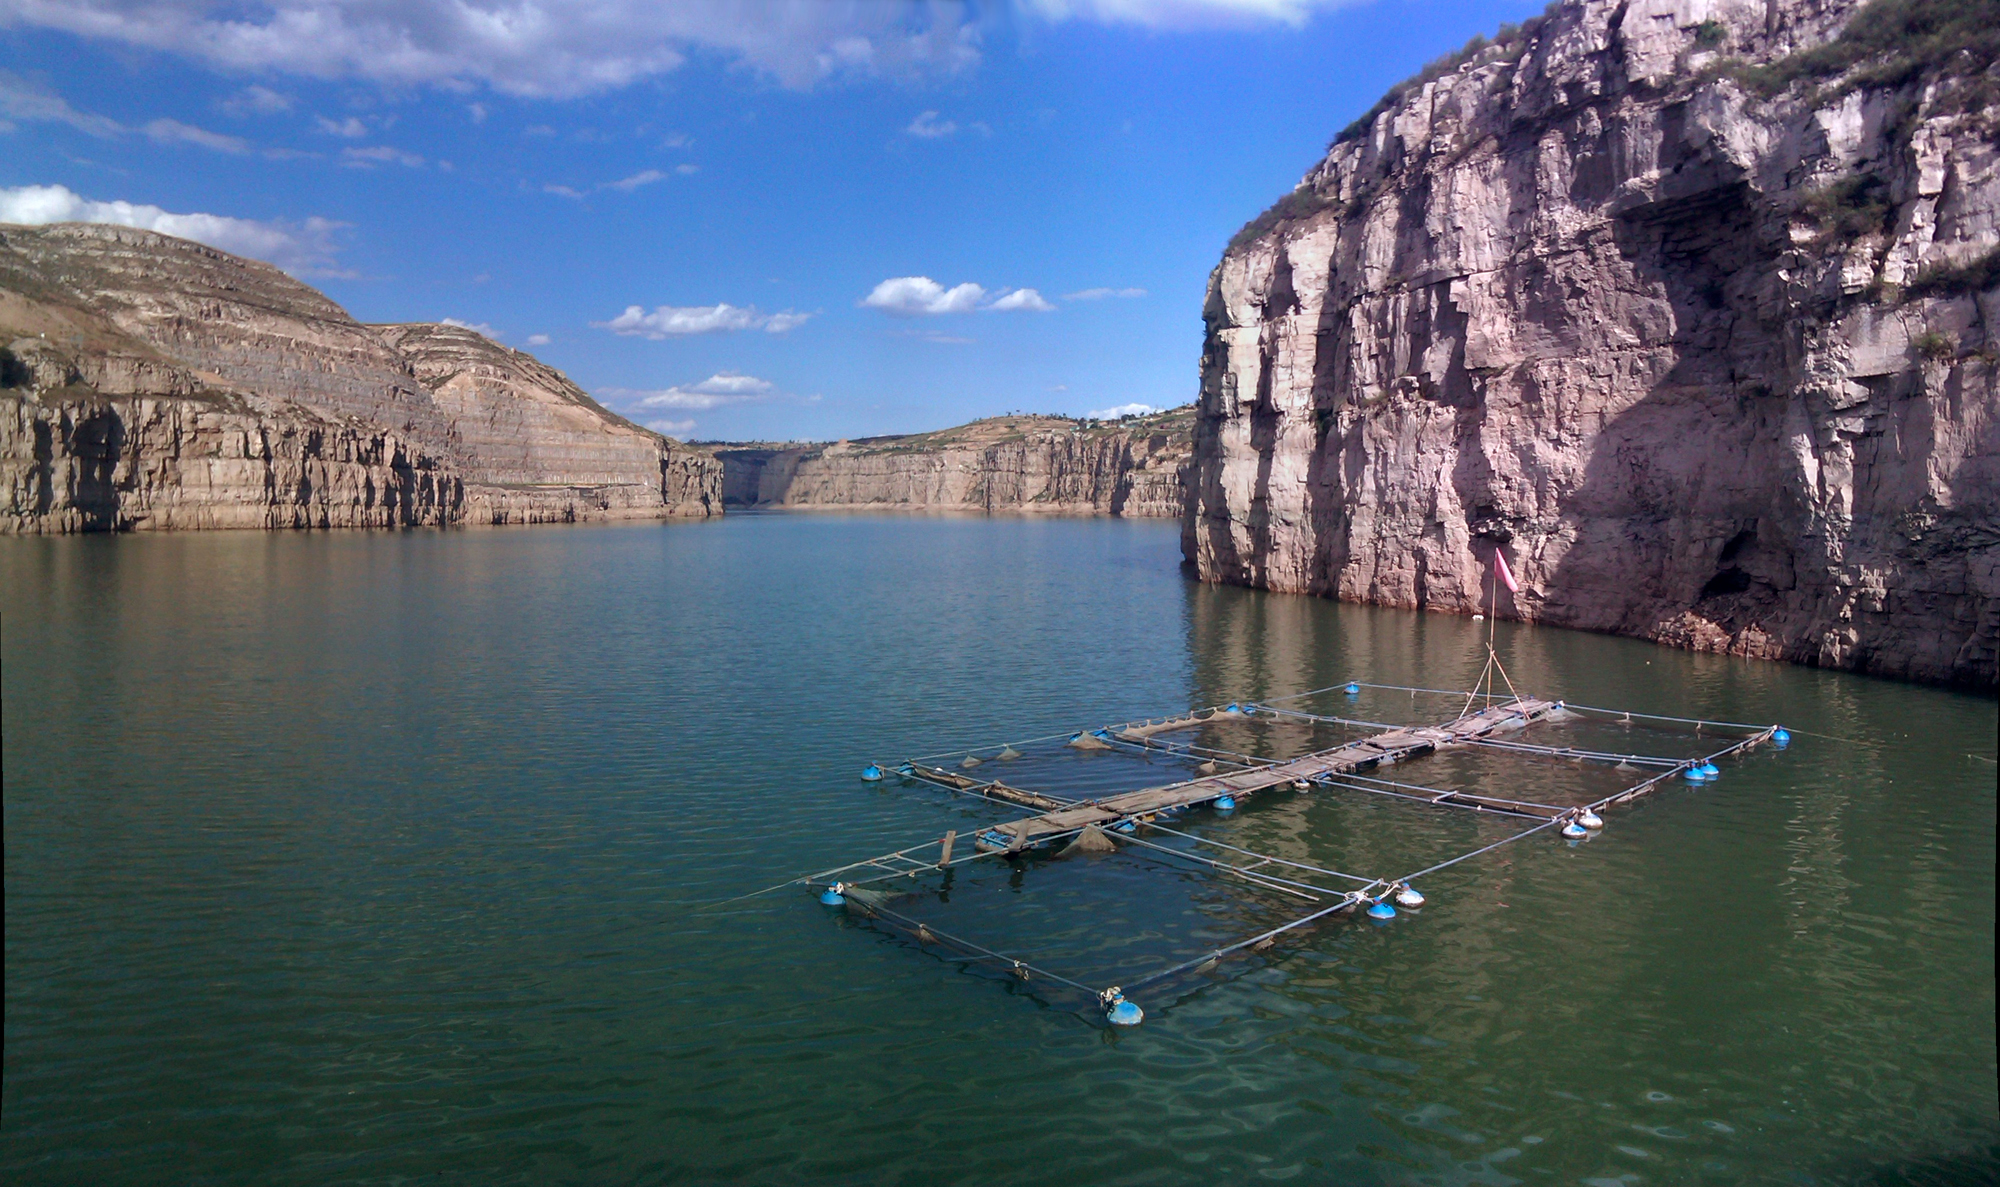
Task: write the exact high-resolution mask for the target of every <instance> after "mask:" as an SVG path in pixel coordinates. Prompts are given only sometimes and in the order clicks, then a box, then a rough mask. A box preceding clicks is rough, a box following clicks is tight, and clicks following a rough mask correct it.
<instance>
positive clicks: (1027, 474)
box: [716, 409, 1191, 517]
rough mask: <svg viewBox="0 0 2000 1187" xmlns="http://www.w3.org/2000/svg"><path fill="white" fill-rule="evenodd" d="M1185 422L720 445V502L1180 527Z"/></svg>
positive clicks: (1035, 423)
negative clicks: (1033, 514) (1031, 515)
mask: <svg viewBox="0 0 2000 1187" xmlns="http://www.w3.org/2000/svg"><path fill="white" fill-rule="evenodd" d="M1190 422H1191V415H1190V410H1188V409H1174V410H1170V411H1168V412H1163V413H1156V414H1154V415H1152V416H1147V417H1138V418H1132V419H1129V420H1124V421H1118V422H1115V423H1109V424H1099V423H1095V422H1086V421H1075V420H1069V419H1067V418H1064V417H1058V416H1005V417H993V418H991V419H988V420H979V421H974V422H972V423H971V424H968V425H962V426H960V427H958V428H955V429H947V430H944V431H942V432H937V433H923V434H916V435H912V436H905V437H876V438H870V439H866V440H860V441H842V442H837V443H835V444H831V445H809V446H796V445H792V446H767V445H744V446H733V445H724V446H719V447H717V449H716V452H717V454H718V455H719V456H720V457H721V458H722V462H723V466H724V467H725V477H724V486H723V493H724V498H725V499H727V500H728V501H729V502H730V503H732V504H740V505H744V506H763V507H793V508H804V507H882V508H891V507H893V508H906V509H925V510H949V511H1048V512H1056V513H1066V514H1084V515H1088V514H1098V515H1106V514H1109V515H1131V516H1156V517H1176V516H1179V515H1180V514H1181V513H1182V506H1181V503H1182V492H1183V487H1182V473H1181V471H1182V467H1183V466H1184V465H1185V463H1186V461H1187V458H1188V449H1189V438H1188V432H1189V428H1190Z"/></svg>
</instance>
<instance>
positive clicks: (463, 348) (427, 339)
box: [0, 224, 722, 532]
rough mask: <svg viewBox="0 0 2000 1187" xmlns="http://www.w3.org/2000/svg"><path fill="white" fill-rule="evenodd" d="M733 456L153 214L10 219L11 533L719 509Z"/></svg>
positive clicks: (3, 379)
mask: <svg viewBox="0 0 2000 1187" xmlns="http://www.w3.org/2000/svg"><path fill="white" fill-rule="evenodd" d="M721 471H722V467H721V463H719V462H717V461H716V460H715V459H714V457H713V456H712V455H709V454H707V453H705V452H703V451H700V450H694V449H690V448H688V447H686V446H683V445H680V444H679V443H678V442H674V441H671V440H669V439H667V438H663V437H660V436H659V435H657V434H654V433H651V432H648V431H646V430H645V429H642V428H639V427H638V426H636V425H633V424H631V423H630V422H628V421H625V420H624V419H623V418H621V417H618V416H616V415H614V414H612V413H611V412H609V411H607V410H606V409H604V408H602V407H600V406H599V405H597V404H596V403H595V402H594V401H592V400H591V399H590V398H589V397H588V396H586V395H585V394H584V393H583V392H582V391H581V390H579V389H578V388H577V387H576V386H575V385H574V384H572V383H570V382H569V381H568V380H567V379H566V378H564V377H563V376H562V375H561V374H559V373H557V372H555V371H553V370H551V369H550V368H548V367H546V366H544V365H542V364H541V363H540V362H538V361H536V360H535V359H534V358H532V357H530V356H528V355H526V354H523V353H521V352H519V351H515V350H510V349H508V348H506V347H504V346H501V345H499V344H497V343H494V342H492V341H490V340H488V339H486V338H484V337H482V336H480V335H478V334H476V333H473V332H472V331H469V330H463V329H458V328H455V327H450V326H429V325H415V326H366V325H362V324H360V323H358V322H356V321H354V319H353V318H351V317H349V316H348V315H347V313H346V312H345V311H344V310H342V309H341V308H340V307H339V306H337V305H335V304H333V303H332V302H331V301H328V300H327V299H326V298H325V297H324V296H323V295H321V294H320V293H318V292H316V291H314V290H313V289H311V288H309V287H307V286H306V285H303V284H300V283H299V282H297V281H295V280H293V279H292V278H290V277H288V276H286V275H285V274H283V273H282V272H279V271H278V270H276V269H274V268H271V267H269V266H268V265H264V264H260V263H257V262H255V261H251V260H244V259H240V258H238V257H235V256H231V255H228V254H226V253H223V252H220V251H216V250H214V249H212V248H208V247H204V246H202V245H200V244H195V243H190V242H188V241H186V240H180V239H174V238H170V237H168V236H163V235H157V234H153V233H151V232H146V231H135V230H130V229H127V228H122V227H105V226H90V225H81V224H62V225H57V226H51V227H5V228H0V483H4V495H0V497H4V499H5V502H4V504H0V530H6V531H15V532H22V531H25V532H73V531H102V530H127V529H134V528H251V527H262V528H302V527H387V526H413V525H434V526H442V525H451V524H467V523H494V524H497V523H536V522H568V521H576V520H588V519H603V518H634V517H646V518H654V517H663V516H673V515H708V514H716V513H719V512H720V511H721V505H722V500H721V493H722V492H721V479H722V472H721Z"/></svg>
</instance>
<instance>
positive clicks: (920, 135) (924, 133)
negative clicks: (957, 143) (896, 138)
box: [903, 111, 958, 140]
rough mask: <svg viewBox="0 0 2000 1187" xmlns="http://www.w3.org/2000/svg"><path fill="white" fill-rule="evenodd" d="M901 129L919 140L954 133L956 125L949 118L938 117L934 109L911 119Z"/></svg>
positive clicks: (935, 138) (938, 137)
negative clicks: (907, 124)
mask: <svg viewBox="0 0 2000 1187" xmlns="http://www.w3.org/2000/svg"><path fill="white" fill-rule="evenodd" d="M903 131H905V132H907V133H909V134H910V135H912V136H915V137H916V138H917V139H919V140H939V139H942V138H944V137H946V136H950V135H953V134H954V133H956V132H957V131H958V125H957V124H956V123H954V122H952V121H951V120H946V119H939V118H938V113H937V112H935V111H926V112H924V113H923V114H922V115H919V116H918V117H917V118H916V119H913V120H911V121H910V126H909V127H907V128H904V129H903Z"/></svg>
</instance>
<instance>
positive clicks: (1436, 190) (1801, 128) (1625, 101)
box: [1183, 0, 2000, 689]
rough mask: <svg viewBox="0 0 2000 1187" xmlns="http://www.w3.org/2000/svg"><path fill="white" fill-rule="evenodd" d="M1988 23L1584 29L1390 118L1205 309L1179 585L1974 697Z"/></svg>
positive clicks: (1486, 51) (1990, 601)
mask: <svg viewBox="0 0 2000 1187" xmlns="http://www.w3.org/2000/svg"><path fill="white" fill-rule="evenodd" d="M1978 8H1979V6H1976V5H1968V6H1963V7H1962V8H1955V7H1954V6H1952V5H1949V4H1944V3H1942V2H1941V0H1904V2H1900V3H1897V2H1894V0H1888V2H1881V3H1878V4H1876V5H1872V6H1869V7H1868V8H1867V9H1866V10H1864V9H1863V8H1862V6H1860V5H1858V4H1856V3H1852V2H1849V0H1625V2H1615V0H1569V2H1566V3H1563V4H1561V5H1560V6H1559V7H1556V8H1554V9H1552V10H1551V11H1550V13H1549V15H1548V16H1547V17H1546V18H1544V19H1542V20H1540V21H1538V22H1534V23H1532V24H1531V26H1530V27H1529V28H1528V29H1526V30H1524V31H1520V32H1516V33H1514V34H1513V35H1512V36H1511V38H1503V40H1502V43H1501V44H1498V45H1491V46H1487V47H1485V48H1478V47H1474V48H1473V50H1472V52H1469V53H1468V54H1466V55H1465V56H1464V58H1463V60H1462V61H1459V62H1457V63H1455V64H1448V65H1447V66H1446V67H1445V68H1441V69H1436V70H1432V71H1429V72H1427V73H1428V74H1430V75H1432V77H1429V78H1428V79H1427V80H1424V81H1422V82H1421V85H1414V86H1411V87H1409V88H1407V89H1405V90H1403V91H1402V92H1401V93H1399V94H1395V95H1392V97H1391V99H1390V100H1388V101H1385V103H1384V104H1383V105H1381V106H1380V108H1378V111H1377V112H1375V113H1372V114H1371V117H1369V118H1368V119H1366V120H1364V121H1363V122H1362V123H1361V124H1359V125H1358V126H1357V127H1356V128H1354V129H1351V130H1350V132H1349V133H1346V134H1343V136H1342V137H1341V138H1340V139H1339V140H1337V141H1336V142H1335V143H1334V145H1333V146H1332V147H1331V149H1330V151H1329V152H1328V154H1327V156H1326V158H1325V160H1323V161H1322V162H1321V163H1320V164H1319V165H1318V166H1317V167H1316V168H1314V169H1313V170H1312V171H1311V172H1310V173H1309V174H1308V175H1307V176H1306V178H1305V180H1304V181H1303V182H1302V183H1301V184H1300V186H1299V187H1298V189H1297V190H1296V191H1295V192H1294V193H1293V194H1291V195H1288V196H1287V197H1286V198H1285V199H1284V200H1283V201H1281V202H1280V203H1279V204H1278V205H1277V206H1276V207H1274V208H1273V209H1272V211H1270V212H1268V213H1267V214H1266V215H1265V216H1264V217H1263V218H1260V219H1259V220H1257V221H1256V222H1254V223H1252V224H1251V225H1250V226H1249V227H1246V228H1245V232H1244V234H1242V235H1241V236H1239V237H1238V241H1237V242H1235V243H1233V244H1232V245H1231V247H1230V248H1229V250H1228V251H1227V252H1226V253H1225V255H1224V257H1223V259H1222V261H1221V263H1220V264H1219V265H1218V267H1217V268H1216V269H1215V271H1214V273H1213V275H1212V277H1211V280H1210V284H1209V290H1208V299H1207V305H1206V309H1205V318H1206V322H1207V339H1206V344H1205V348H1204V352H1203V357H1202V372H1201V375H1202V386H1201V397H1200V401H1199V404H1198V419H1197V424H1196V427H1195V432H1194V462H1193V465H1192V472H1191V480H1190V487H1191V489H1190V492H1189V500H1188V514H1187V518H1186V520H1185V521H1184V540H1183V547H1184V551H1185V553H1186V556H1187V558H1188V560H1189V561H1190V562H1192V564H1193V565H1194V566H1195V568H1196V570H1197V571H1198V572H1199V574H1200V575H1201V576H1202V577H1204V578H1206V579H1209V580H1214V581H1223V582H1234V583H1241V584H1246V585H1254V586H1261V587H1265V588H1270V589H1279V590H1292V591H1305V592H1311V593H1317V594H1322V595H1326V596H1331V597H1339V598H1343V599H1350V600H1356V601H1367V602H1375V603H1381V604H1386V605H1394V606H1405V607H1415V608H1428V609H1435V610H1442V611H1448V612H1454V613H1470V612H1473V611H1475V610H1478V609H1482V608H1484V603H1485V599H1486V598H1487V596H1488V594H1487V590H1486V586H1485V583H1484V581H1483V577H1484V575H1485V574H1486V573H1487V571H1488V566H1489V565H1490V558H1491V556H1492V554H1493V552H1494V551H1495V550H1496V549H1499V550H1503V551H1504V552H1505V554H1506V556H1507V558H1508V560H1509V562H1510V564H1511V565H1512V568H1513V570H1514V572H1515V573H1516V574H1518V575H1519V578H1520V581H1521V591H1520V593H1519V594H1518V595H1509V594H1508V593H1507V592H1506V591H1505V590H1504V589H1503V590H1501V592H1500V595H1499V596H1500V603H1499V612H1500V613H1501V614H1503V615H1506V616H1508V617H1516V618H1521V619H1526V620H1531V621H1538V622H1546V623H1553V624H1557V625H1562V626H1572V627H1581V628H1587V629H1592V630H1601V631H1611V632H1617V633H1621V634H1628V635H1636V636H1641V637H1645V638H1650V639H1655V640H1658V641H1660V642H1662V643H1668V644H1672V645H1676V646H1682V647H1691V648H1696V649H1700V650H1707V651H1717V652H1727V653H1731V654H1736V655H1744V656H1760V657H1769V658H1781V659H1788V660H1796V661H1801V662H1805V663H1810V664H1820V665H1826V666H1830V667H1840V668H1849V669H1856V670H1861V671H1868V672H1876V673H1882V674H1886V675H1893V676H1901V677H1908V678H1915V679H1922V680H1932V681H1946V682H1952V683H1959V684H1965V685H1971V686H1975V687H1981V688H1988V689H1991V688H1993V687H1994V686H1995V683H1996V678H1995V670H1996V664H1995V659H1996V650H2000V638H1996V636H2000V388H1997V387H1996V362H2000V337H1996V334H1995V328H1996V318H2000V288H1996V282H2000V257H1996V255H1995V249H1996V246H2000V233H1997V232H2000V151H1996V147H1995V144H1996V128H2000V114H1996V109H1995V96H1996V95H2000V76H1997V75H1996V67H1995V66H1994V63H1993V53H1992V44H1993V35H1992V33H1991V31H1990V29H1988V30H1986V31H1984V32H1973V31H1971V30H1973V29H1974V28H1975V27H1976V26H1977V22H1976V21H1975V20H1973V19H1972V18H1969V17H1966V18H1961V17H1960V16H1955V15H1954V13H1957V14H1963V13H1967V12H1972V11H1973V10H1976V9H1978ZM1857 13H1860V14H1861V15H1859V16H1857ZM1912 13H1914V14H1916V16H1915V17H1912V16H1911V14H1912ZM1926 14H1929V15H1928V17H1926ZM1939 14H1942V16H1939ZM1975 15H1976V13H1975ZM1931 17H1935V18H1938V20H1943V21H1944V22H1945V26H1944V27H1945V29H1946V32H1945V33H1942V34H1938V35H1937V36H1934V37H1930V38H1929V39H1925V38H1920V37H1917V36H1915V35H1912V34H1909V33H1908V30H1907V29H1904V28H1902V27H1901V26H1898V25H1897V24H1896V22H1898V21H1908V20H1914V19H1917V18H1925V19H1929V18H1931ZM1951 20H1958V21H1959V24H1958V26H1951V25H1950V23H1949V22H1950V21H1951ZM1936 25H1937V20H1933V21H1932V26H1936ZM1953 28H1957V29H1958V32H1955V33H1954V32H1952V31H1951V30H1952V29H1953ZM1951 37H1959V38H1961V39H1962V40H1963V41H1964V42H1965V44H1964V46H1963V47H1960V46H1956V45H1953V44H1947V43H1945V42H1948V41H1949V38H1951ZM1941 38H1942V39H1944V41H1941V40H1940V39H1941ZM1941 46H1942V48H1940V47H1941Z"/></svg>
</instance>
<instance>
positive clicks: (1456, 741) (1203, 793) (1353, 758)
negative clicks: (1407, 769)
mask: <svg viewBox="0 0 2000 1187" xmlns="http://www.w3.org/2000/svg"><path fill="white" fill-rule="evenodd" d="M1555 708H1556V703H1555V702H1554V701H1539V700H1530V699H1525V698H1524V699H1522V700H1518V701H1510V702H1508V703H1507V704H1504V705H1494V706H1491V707H1489V708H1485V709H1481V710H1479V711H1478V712H1476V713H1468V714H1466V715H1465V716H1463V717H1460V718H1457V719H1456V720H1453V721H1447V722H1445V723H1444V724H1442V725H1433V726H1406V727H1404V728H1401V729H1394V730H1390V731H1389V732H1387V733H1383V734H1376V735H1375V736H1374V737H1371V738H1363V739H1361V740H1360V741H1356V742H1346V743H1343V744H1342V745H1339V746H1335V747H1333V748H1331V749H1329V750H1321V751H1317V752H1315V753H1313V754H1308V755H1306V756H1305V757H1303V758H1295V759H1291V760H1289V761H1286V762H1279V763H1272V764H1270V765H1268V766H1261V767H1253V768H1251V769H1250V770H1247V771H1236V772H1233V773H1231V774H1227V775H1211V776H1209V777H1207V778H1205V779H1193V780H1189V781H1187V782H1185V783H1171V784H1168V785H1166V786H1164V787H1148V788H1142V789H1140V790H1138V791H1128V792H1123V793H1121V794H1119V795H1113V796H1106V797H1104V798H1103V799H1097V800H1090V801H1087V802H1084V803H1080V804H1063V805H1061V806H1059V807H1057V806H1052V805H1053V804H1054V803H1056V801H1053V800H1052V799H1051V797H1047V796H1041V795H1036V794H1035V793H1033V792H1023V791H1019V790H1017V789H1015V788H1010V787H1004V786H1002V785H999V784H991V785H988V784H982V783H980V782H979V781H977V780H973V779H967V778H965V776H963V775H950V776H949V778H950V779H951V780H952V781H953V782H954V783H956V782H958V781H960V780H963V782H964V784H965V786H966V787H968V788H971V787H974V786H977V787H980V788H981V789H982V790H983V791H984V792H986V793H988V794H993V795H995V796H997V798H1001V799H1006V800H1009V801H1011V802H1014V803H1019V804H1024V805H1026V806H1028V807H1036V808H1043V809H1044V812H1043V814H1042V815H1040V816H1031V817H1028V818H1027V819H1025V820H1018V821H1015V822H1014V823H1012V824H1004V825H1000V826H999V827H998V828H996V829H992V830H988V832H986V833H982V834H980V837H979V839H978V841H977V844H978V845H979V847H980V848H981V849H986V850H991V849H994V848H1006V849H1020V848H1024V847H1027V846H1030V845H1034V844H1036V843H1038V842H1039V841H1040V840H1042V839H1043V838H1045V837H1052V836H1057V835H1061V834H1064V833H1072V832H1075V831H1076V830H1078V829H1080V828H1084V827H1086V826H1088V825H1093V824H1095V825H1106V824H1115V823H1117V822H1118V821H1120V820H1123V819H1125V818H1126V817H1128V816H1148V815H1151V814H1153V813H1156V812H1165V811H1170V810H1173V809H1177V808H1190V807H1193V806H1195V805H1197V804H1205V803H1208V802H1209V801H1210V800H1213V799H1216V798H1217V797H1219V796H1224V795H1228V796H1232V797H1236V798H1239V799H1240V798H1242V797H1244V796H1248V795H1254V794H1256V793H1257V792H1260V791H1267V790H1269V789H1271V788H1274V787H1284V786H1288V785H1290V784H1292V783H1295V782H1299V781H1302V780H1303V781H1310V780H1313V779H1316V778H1324V777H1327V776H1339V775H1353V774H1358V773H1359V772H1362V771H1367V770H1372V769H1374V768H1375V767H1378V766H1380V765H1382V764H1383V763H1385V762H1402V761H1404V760H1405V759H1411V758H1421V757H1422V756H1424V755H1426V754H1430V753H1432V752H1433V751H1435V750H1438V749H1440V748H1442V747H1446V746H1462V745H1466V744H1468V743H1470V742H1473V741H1475V740H1477V739H1480V738H1484V737H1487V736H1488V735H1490V734H1493V733H1495V732H1497V731H1500V730H1504V729H1518V728H1520V727H1521V726H1524V725H1527V724H1528V723H1529V722H1531V721H1536V720H1539V719H1540V718H1543V717H1546V716H1548V715H1549V714H1550V713H1551V712H1553V711H1554V710H1555ZM924 774H925V776H926V777H927V778H929V777H933V775H934V774H935V775H943V774H948V773H947V772H943V771H937V772H933V771H930V770H926V771H925V772H924ZM1432 802H1434V803H1439V804H1446V803H1459V804H1464V805H1466V806H1474V805H1477V806H1482V807H1483V806H1488V805H1490V806H1491V807H1492V809H1493V810H1496V811H1505V812H1508V813H1509V814H1511V815H1523V816H1544V817H1545V818H1551V819H1552V818H1554V817H1556V816H1558V815H1560V814H1562V813H1563V812H1564V811H1566V810H1567V809H1563V808H1554V807H1546V806H1544V805H1540V804H1522V803H1520V802H1519V801H1515V800H1490V801H1489V800H1487V799H1486V798H1485V797H1481V796H1475V795H1470V794H1467V793H1465V792H1453V791H1446V792H1440V793H1438V794H1437V796H1436V797H1435V798H1434V799H1433V800H1432ZM996 833H997V834H999V835H1002V836H1006V837H1007V838H1008V843H1007V844H1006V845H1005V846H996V845H993V844H991V843H990V842H989V841H988V840H987V838H988V837H990V836H993V835H994V834H996Z"/></svg>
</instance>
